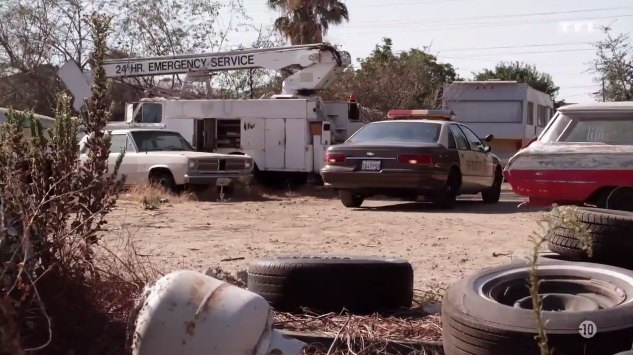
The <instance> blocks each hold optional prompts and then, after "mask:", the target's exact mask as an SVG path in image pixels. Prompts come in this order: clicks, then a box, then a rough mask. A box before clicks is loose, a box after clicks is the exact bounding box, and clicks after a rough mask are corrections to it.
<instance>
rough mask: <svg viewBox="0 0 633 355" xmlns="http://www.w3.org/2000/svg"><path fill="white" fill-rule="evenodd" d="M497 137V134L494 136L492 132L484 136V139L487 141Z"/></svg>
mask: <svg viewBox="0 0 633 355" xmlns="http://www.w3.org/2000/svg"><path fill="white" fill-rule="evenodd" d="M494 138H495V136H493V135H492V134H489V135H487V136H486V138H484V141H486V142H490V141H491V140H493V139H494Z"/></svg>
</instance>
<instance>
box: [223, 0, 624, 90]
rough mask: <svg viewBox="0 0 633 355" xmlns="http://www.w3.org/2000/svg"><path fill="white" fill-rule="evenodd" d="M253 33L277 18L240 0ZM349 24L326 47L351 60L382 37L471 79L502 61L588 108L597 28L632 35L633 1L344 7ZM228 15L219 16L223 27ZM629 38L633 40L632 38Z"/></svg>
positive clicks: (421, 1) (262, 3) (474, 0)
mask: <svg viewBox="0 0 633 355" xmlns="http://www.w3.org/2000/svg"><path fill="white" fill-rule="evenodd" d="M243 1H244V3H245V5H246V10H247V12H248V14H249V15H250V16H251V17H252V18H253V20H254V22H255V23H256V24H259V25H263V26H269V25H270V24H271V23H272V22H273V21H274V19H275V17H276V16H278V14H277V13H276V12H274V11H272V10H269V9H268V8H267V7H266V0H243ZM344 2H345V3H346V4H347V7H348V10H349V13H350V21H349V23H346V24H343V25H340V26H335V27H332V28H331V30H330V31H329V32H328V34H327V36H326V40H327V41H329V42H331V43H335V44H339V45H341V46H342V49H343V50H346V51H348V52H350V54H351V56H352V58H358V57H365V56H367V55H368V54H369V53H370V52H371V50H372V49H373V48H374V46H375V45H376V44H377V43H379V42H380V41H381V38H383V37H390V38H391V39H392V40H393V44H394V50H395V51H400V50H407V49H410V48H423V47H425V46H430V52H431V53H432V54H435V55H437V56H438V58H439V60H440V61H443V62H448V63H451V64H453V66H455V67H456V68H457V71H458V73H459V74H460V75H461V76H462V77H465V78H472V72H473V71H479V70H481V69H483V68H492V67H494V65H495V64H496V63H497V62H498V61H501V60H504V61H513V60H520V61H524V62H527V63H530V64H534V65H535V66H536V67H537V69H539V70H541V71H544V72H547V73H549V74H551V75H552V77H553V79H554V82H555V83H556V84H557V85H559V86H560V87H561V90H560V94H559V98H564V99H565V100H566V101H567V102H585V101H592V100H593V98H592V96H591V95H590V93H591V92H592V91H595V90H597V88H598V84H596V83H594V82H593V75H592V74H591V73H587V72H586V71H587V69H588V68H589V64H588V63H590V62H591V61H592V60H593V58H594V57H595V49H594V48H593V47H592V46H591V43H592V42H595V41H597V40H600V39H601V38H602V37H603V36H602V33H601V31H600V26H604V25H610V26H611V27H612V28H613V30H614V31H615V32H617V33H621V32H624V33H631V34H633V0H601V1H595V0H524V1H517V0H512V1H508V0H417V1H416V0H391V1H388V0H382V1H381V0H345V1H344ZM224 19H227V15H226V14H223V20H224ZM253 37H254V32H252V33H244V32H240V33H232V34H231V35H230V37H229V39H230V43H232V44H234V45H235V44H238V43H240V42H244V44H245V45H246V44H248V42H250V41H251V40H252V39H253ZM632 37H633V35H632Z"/></svg>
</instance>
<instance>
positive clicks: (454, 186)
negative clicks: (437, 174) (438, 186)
mask: <svg viewBox="0 0 633 355" xmlns="http://www.w3.org/2000/svg"><path fill="white" fill-rule="evenodd" d="M459 176H460V174H459V172H457V171H456V170H451V172H450V173H449V175H448V178H447V179H446V183H445V184H444V186H443V187H442V190H440V191H438V192H437V193H436V194H435V196H433V199H432V201H433V204H434V205H435V206H437V207H439V208H453V207H455V203H456V202H457V195H458V192H459V187H460V179H459Z"/></svg>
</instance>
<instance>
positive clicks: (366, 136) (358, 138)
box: [347, 122, 441, 143]
mask: <svg viewBox="0 0 633 355" xmlns="http://www.w3.org/2000/svg"><path fill="white" fill-rule="evenodd" d="M440 127H441V126H440V125H439V124H437V123H430V122H380V123H370V124H368V125H366V126H364V127H362V128H361V129H359V130H358V131H357V132H356V133H355V134H354V135H353V136H351V137H350V138H349V139H348V140H347V141H348V142H350V143H360V142H415V143H436V142H437V141H438V138H439V135H440Z"/></svg>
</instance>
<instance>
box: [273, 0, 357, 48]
mask: <svg viewBox="0 0 633 355" xmlns="http://www.w3.org/2000/svg"><path fill="white" fill-rule="evenodd" d="M267 2H268V7H270V8H271V9H274V10H279V11H280V12H281V16H280V17H279V18H277V20H275V24H274V26H275V29H276V30H277V31H279V33H281V34H282V35H283V36H284V37H286V39H288V40H290V43H291V44H293V45H295V44H308V43H321V42H323V35H325V34H326V33H327V31H328V29H329V28H330V25H339V24H341V23H343V21H349V14H348V12H347V6H346V5H345V4H344V3H342V2H341V1H338V0H267Z"/></svg>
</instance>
